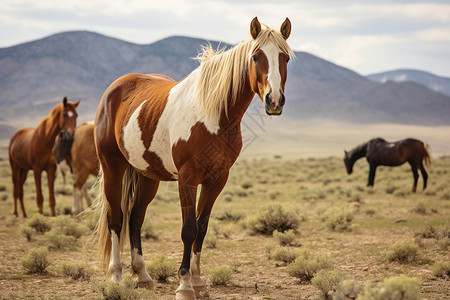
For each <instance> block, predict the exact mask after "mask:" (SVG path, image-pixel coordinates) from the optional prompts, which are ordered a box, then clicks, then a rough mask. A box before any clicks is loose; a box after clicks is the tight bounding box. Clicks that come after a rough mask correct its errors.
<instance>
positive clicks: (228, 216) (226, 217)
mask: <svg viewBox="0 0 450 300" xmlns="http://www.w3.org/2000/svg"><path fill="white" fill-rule="evenodd" d="M243 218H244V215H243V214H241V213H236V212H232V211H231V209H229V208H225V209H224V210H223V212H222V214H220V215H219V216H217V217H216V219H217V220H220V221H225V222H234V223H236V222H238V221H240V220H241V219H243Z"/></svg>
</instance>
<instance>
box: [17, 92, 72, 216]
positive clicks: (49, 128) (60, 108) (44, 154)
mask: <svg viewBox="0 0 450 300" xmlns="http://www.w3.org/2000/svg"><path fill="white" fill-rule="evenodd" d="M79 103H80V100H78V102H76V103H73V102H69V101H67V98H64V99H63V101H62V103H59V104H57V105H56V106H55V107H54V108H53V109H52V111H51V112H50V114H49V115H48V116H46V117H45V118H44V119H42V121H41V122H40V123H39V125H38V126H37V127H36V128H23V129H19V130H17V131H16V132H14V133H13V135H12V137H11V140H10V141H9V162H10V165H11V172H12V181H13V185H14V187H13V197H14V210H13V214H14V215H16V216H18V212H17V199H19V201H20V206H21V209H22V215H23V217H24V218H26V217H27V214H26V213H25V207H24V205H23V184H24V183H25V180H26V179H27V174H28V171H29V170H33V173H34V182H35V184H36V202H37V206H38V209H39V213H41V214H42V213H43V208H42V206H43V202H44V198H43V196H42V189H41V173H42V171H45V172H46V173H47V179H48V189H49V202H50V211H51V215H52V216H55V215H56V213H55V194H54V190H53V186H54V182H55V175H56V160H55V157H54V156H53V153H52V148H53V145H54V143H55V138H56V136H57V135H58V134H59V133H60V132H64V134H67V135H69V136H71V135H73V131H74V130H75V126H76V122H77V111H76V108H77V106H78V104H79Z"/></svg>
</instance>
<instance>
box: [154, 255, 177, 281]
mask: <svg viewBox="0 0 450 300" xmlns="http://www.w3.org/2000/svg"><path fill="white" fill-rule="evenodd" d="M147 271H148V273H149V274H150V276H152V277H153V278H155V279H156V280H158V281H160V282H166V281H167V279H168V278H169V277H171V276H174V275H175V274H176V264H175V261H173V260H171V259H169V258H167V257H166V256H165V255H164V254H160V255H156V256H154V257H152V258H151V259H150V261H149V263H148V264H147Z"/></svg>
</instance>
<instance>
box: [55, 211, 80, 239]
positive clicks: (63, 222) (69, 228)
mask: <svg viewBox="0 0 450 300" xmlns="http://www.w3.org/2000/svg"><path fill="white" fill-rule="evenodd" d="M55 230H56V232H58V233H61V234H63V235H67V236H73V237H74V238H76V239H78V238H80V237H81V236H82V235H83V233H84V230H83V227H81V226H80V225H79V224H77V223H75V221H74V219H73V218H72V217H71V216H67V215H65V216H58V217H56V218H55Z"/></svg>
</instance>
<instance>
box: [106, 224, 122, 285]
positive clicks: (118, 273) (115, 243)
mask: <svg viewBox="0 0 450 300" xmlns="http://www.w3.org/2000/svg"><path fill="white" fill-rule="evenodd" d="M109 272H110V273H111V277H112V280H114V281H116V282H117V281H120V280H122V264H121V263H120V251H119V237H118V236H117V234H116V233H115V232H114V231H111V259H110V261H109Z"/></svg>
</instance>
